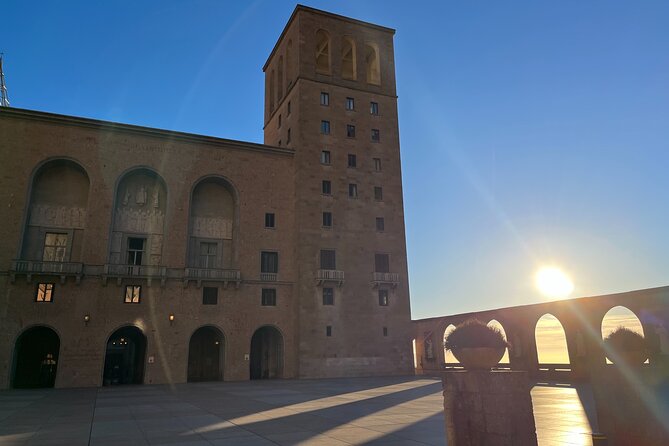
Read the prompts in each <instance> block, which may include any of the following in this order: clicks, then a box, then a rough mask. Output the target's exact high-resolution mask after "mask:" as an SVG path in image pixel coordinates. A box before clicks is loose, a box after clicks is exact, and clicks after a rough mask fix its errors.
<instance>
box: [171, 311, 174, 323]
mask: <svg viewBox="0 0 669 446" xmlns="http://www.w3.org/2000/svg"><path fill="white" fill-rule="evenodd" d="M173 322H174V313H170V325H172V323H173Z"/></svg>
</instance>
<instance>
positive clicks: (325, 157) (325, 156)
mask: <svg viewBox="0 0 669 446" xmlns="http://www.w3.org/2000/svg"><path fill="white" fill-rule="evenodd" d="M321 164H327V165H329V164H330V151H329V150H323V151H322V152H321Z"/></svg>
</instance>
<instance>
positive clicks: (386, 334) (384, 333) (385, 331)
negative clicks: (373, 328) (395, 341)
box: [383, 327, 388, 336]
mask: <svg viewBox="0 0 669 446" xmlns="http://www.w3.org/2000/svg"><path fill="white" fill-rule="evenodd" d="M383 336H388V327H383Z"/></svg>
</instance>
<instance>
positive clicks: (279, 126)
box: [277, 114, 281, 128]
mask: <svg viewBox="0 0 669 446" xmlns="http://www.w3.org/2000/svg"><path fill="white" fill-rule="evenodd" d="M278 123H279V124H278V125H277V127H278V128H281V114H279V121H278Z"/></svg>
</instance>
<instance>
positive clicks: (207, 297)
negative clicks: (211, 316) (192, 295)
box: [202, 286, 218, 305]
mask: <svg viewBox="0 0 669 446" xmlns="http://www.w3.org/2000/svg"><path fill="white" fill-rule="evenodd" d="M217 303H218V288H216V287H210V286H206V287H203V288H202V305H216V304H217Z"/></svg>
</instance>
